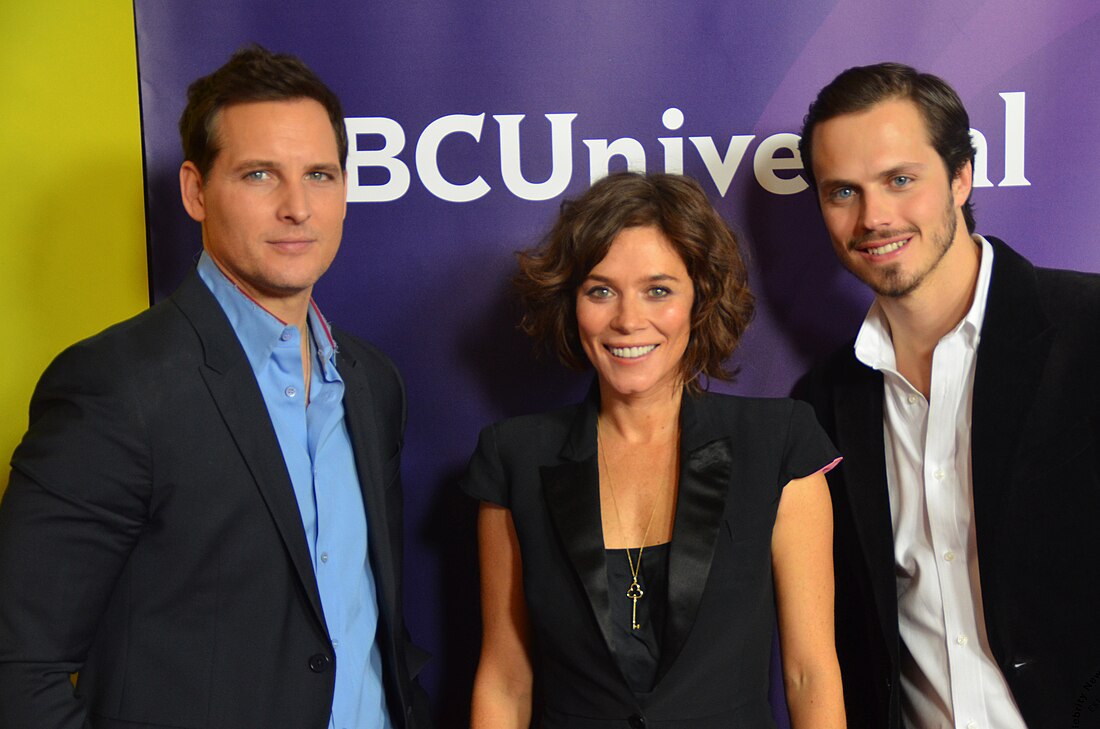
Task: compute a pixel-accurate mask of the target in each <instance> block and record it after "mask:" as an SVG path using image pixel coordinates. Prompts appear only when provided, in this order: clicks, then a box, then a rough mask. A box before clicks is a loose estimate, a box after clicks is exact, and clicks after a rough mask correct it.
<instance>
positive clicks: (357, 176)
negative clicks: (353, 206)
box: [344, 91, 1031, 203]
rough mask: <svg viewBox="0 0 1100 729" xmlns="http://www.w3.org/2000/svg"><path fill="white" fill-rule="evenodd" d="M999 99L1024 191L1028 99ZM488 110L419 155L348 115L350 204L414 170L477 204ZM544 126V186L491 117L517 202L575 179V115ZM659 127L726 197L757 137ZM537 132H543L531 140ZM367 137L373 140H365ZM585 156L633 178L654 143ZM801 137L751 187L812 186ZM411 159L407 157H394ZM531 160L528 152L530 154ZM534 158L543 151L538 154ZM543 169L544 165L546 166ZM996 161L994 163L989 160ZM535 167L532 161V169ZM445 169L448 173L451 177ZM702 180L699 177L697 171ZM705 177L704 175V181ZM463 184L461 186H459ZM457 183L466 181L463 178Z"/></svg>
mask: <svg viewBox="0 0 1100 729" xmlns="http://www.w3.org/2000/svg"><path fill="white" fill-rule="evenodd" d="M1000 97H1001V98H1002V99H1003V100H1004V105H1005V119H1004V132H1005V140H1004V178H1003V179H1002V180H1001V181H1000V182H999V183H997V186H999V187H1018V186H1029V185H1031V182H1030V181H1028V179H1027V176H1026V174H1025V170H1024V164H1025V160H1026V155H1025V145H1026V141H1027V139H1026V126H1025V120H1026V109H1027V107H1026V104H1027V99H1026V94H1025V92H1022V91H1013V92H1003V93H1001V94H1000ZM486 116H487V114H485V113H481V114H448V115H446V116H442V117H439V118H438V119H435V120H433V121H431V122H429V123H428V125H427V126H426V127H424V129H423V130H422V131H421V132H420V135H419V137H418V138H417V141H416V149H415V151H412V150H410V151H409V152H408V153H405V146H406V134H405V130H404V129H403V128H402V126H401V124H400V123H398V122H397V121H395V120H393V119H388V118H386V117H348V118H347V119H345V120H344V123H345V125H346V127H347V132H348V141H349V144H348V147H349V149H348V159H347V177H348V202H390V201H393V200H397V199H399V198H401V197H403V196H404V195H405V194H406V193H407V192H408V190H409V187H410V184H411V181H412V173H411V171H410V168H411V167H415V170H416V173H417V176H418V178H419V179H420V182H421V183H422V184H423V186H424V189H425V190H426V191H427V192H429V193H430V194H431V195H433V196H435V197H436V198H439V199H440V200H446V201H448V202H456V203H467V202H473V201H476V200H479V199H481V198H483V197H485V196H486V195H488V194H489V192H491V191H492V190H493V188H492V187H490V185H489V183H488V182H487V180H486V178H485V177H484V176H483V174H484V172H485V170H484V168H482V169H466V168H464V167H462V166H458V165H459V164H460V163H461V162H465V161H466V160H480V159H484V156H485V155H484V153H486V152H490V153H491V151H492V150H488V149H485V148H482V147H477V146H476V145H480V143H481V136H482V133H483V132H484V128H485V117H486ZM544 116H545V118H546V120H547V121H548V122H549V123H550V150H549V152H550V155H549V158H550V162H549V167H550V169H549V171H548V172H547V174H546V176H545V178H544V179H543V180H542V181H541V182H531V181H529V180H528V179H527V178H526V177H525V176H524V174H523V164H522V160H523V154H522V145H521V139H520V124H521V122H522V121H523V120H524V119H525V118H526V115H525V114H496V115H493V119H495V120H496V122H497V125H498V126H499V130H500V149H499V152H500V160H499V163H500V171H501V178H502V180H503V182H504V186H505V187H506V188H507V190H508V191H509V192H510V193H511V194H512V195H515V196H516V197H518V198H520V199H522V200H531V201H540V200H550V199H552V198H555V197H558V196H559V195H561V194H562V193H564V192H565V190H566V188H568V187H569V184H570V183H571V182H572V179H573V166H574V159H573V153H574V149H573V123H574V121H575V120H576V119H577V117H578V115H577V114H576V113H571V112H570V113H556V114H545V115H544ZM661 124H662V125H663V127H664V128H665V129H667V130H668V131H670V132H673V133H674V135H675V136H659V137H657V139H656V142H657V143H658V144H660V146H661V149H662V151H663V162H664V164H663V171H664V172H667V173H673V174H683V172H684V169H685V159H684V154H685V153H684V146H685V145H684V140H685V139H687V140H688V141H690V142H691V144H692V145H694V147H695V150H696V152H697V153H698V161H696V160H695V159H694V158H693V159H692V160H690V162H691V163H692V164H694V165H696V166H697V165H698V162H700V161H701V162H702V164H703V166H704V167H705V168H706V172H707V174H709V176H710V179H711V181H712V182H713V183H714V186H715V188H716V190H717V191H718V194H719V195H721V196H723V197H724V196H725V195H726V194H727V193H728V192H729V188H730V186H731V185H732V183H733V179H734V177H735V176H736V173H737V170H738V169H740V166H741V163H742V161H743V160H744V158H745V155H746V154H747V153H748V149H749V147H750V146H751V145H752V143H753V142H754V140H755V139H756V136H755V135H752V134H734V135H732V136H730V138H729V144H728V145H727V146H726V149H725V152H724V153H723V152H719V149H718V145H717V144H716V142H715V137H712V136H686V135H684V136H681V135H680V134H678V133H679V132H680V130H681V129H682V128H683V127H684V124H685V117H684V112H683V111H681V110H680V109H679V108H677V107H675V106H670V107H668V108H666V109H665V110H664V112H663V113H662V114H661ZM456 134H463V135H467V136H469V137H470V138H472V139H473V142H474V145H475V149H476V150H477V151H478V155H462V156H459V155H456V156H455V157H454V159H455V160H457V161H454V162H450V164H442V165H441V162H444V163H447V162H449V161H450V160H448V157H447V150H448V149H449V148H451V147H452V145H455V144H462V142H448V137H451V136H452V135H456ZM536 136H539V135H537V134H536ZM367 137H377V138H378V139H377V141H376V140H368V139H366V138H367ZM970 138H971V143H972V144H973V146H974V177H973V179H974V187H975V188H981V187H993V182H991V181H990V179H989V167H990V163H991V160H990V156H989V144H988V141H987V140H986V137H985V135H984V134H982V132H980V131H979V130H977V129H971V130H970ZM581 141H582V142H583V144H584V147H585V148H587V151H588V172H589V180H590V182H596V181H597V180H599V179H600V178H602V177H604V176H605V175H607V174H608V171H609V170H610V168H611V166H612V162H613V161H615V158H617V157H618V158H621V159H622V160H623V161H625V164H626V168H627V169H628V170H631V171H633V172H639V173H645V172H646V171H647V155H648V154H651V153H653V147H654V146H655V145H654V144H653V140H652V139H649V140H646V139H641V140H639V139H635V138H632V137H620V138H618V139H614V140H608V139H582V140H581ZM798 141H799V139H798V136H797V135H796V134H791V133H788V132H780V133H778V134H772V135H771V136H768V137H764V138H763V139H761V140H760V142H759V143H758V144H757V146H756V149H755V150H754V152H753V155H752V168H753V174H754V176H755V178H756V182H757V184H759V185H760V187H761V188H762V189H764V190H765V191H767V192H769V193H772V194H773V195H794V194H797V193H800V192H802V191H803V190H805V189H806V188H807V187H808V184H807V181H806V176H805V174H804V165H803V161H802V156H801V154H800V153H799V151H798ZM399 155H401V156H402V157H406V159H407V158H408V157H412V158H413V161H408V162H407V161H405V160H403V159H399V158H398V156H399ZM528 156H530V151H528ZM536 157H538V158H539V160H540V161H541V160H544V159H545V158H546V155H545V154H541V155H536ZM542 164H545V163H544V162H543V163H542ZM994 164H996V163H995V162H994ZM533 166H534V165H532V164H531V160H530V159H529V160H528V171H529V172H530V169H531V168H532V167H533ZM443 169H446V170H447V171H448V177H450V178H454V179H448V177H444V174H443ZM696 174H698V173H696ZM704 177H705V175H704ZM456 180H459V181H456ZM461 180H468V181H467V182H463V181H461Z"/></svg>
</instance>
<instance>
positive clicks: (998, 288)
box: [970, 239, 1051, 594]
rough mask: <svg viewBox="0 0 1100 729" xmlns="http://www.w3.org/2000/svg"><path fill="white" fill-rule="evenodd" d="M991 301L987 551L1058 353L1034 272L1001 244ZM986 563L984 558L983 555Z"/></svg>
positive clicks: (977, 387)
mask: <svg viewBox="0 0 1100 729" xmlns="http://www.w3.org/2000/svg"><path fill="white" fill-rule="evenodd" d="M988 240H989V242H990V244H991V245H992V246H993V250H994V253H993V273H992V277H991V279H990V284H989V295H988V298H987V299H986V309H985V319H984V321H983V323H982V332H981V341H980V343H979V345H978V361H977V365H976V369H975V373H974V400H973V406H972V410H971V443H970V453H971V468H972V470H973V473H972V478H973V483H974V515H975V518H974V521H975V524H974V526H975V529H976V531H977V538H978V546H979V550H981V549H982V548H983V547H985V548H988V546H989V545H990V544H991V543H992V542H993V535H994V533H995V531H996V529H997V526H998V524H999V523H1000V511H1001V507H1002V505H1003V504H1004V501H1005V500H1004V498H1003V495H1004V487H1005V484H1006V483H1007V482H1008V481H1009V480H1010V474H1011V472H1012V469H1013V467H1014V462H1013V461H1014V458H1013V456H1014V454H1016V453H1017V452H1019V450H1020V441H1021V437H1022V434H1023V431H1024V428H1025V423H1026V421H1027V414H1028V412H1029V411H1030V410H1031V408H1032V404H1033V402H1034V400H1035V393H1036V390H1037V388H1038V386H1039V382H1040V380H1041V376H1042V371H1043V367H1044V366H1045V364H1046V361H1047V356H1048V354H1049V352H1050V344H1051V338H1050V323H1049V321H1048V320H1047V319H1046V317H1045V316H1044V315H1043V313H1042V311H1043V310H1042V307H1041V306H1040V301H1039V293H1038V284H1037V281H1036V276H1035V269H1034V267H1033V266H1032V265H1031V264H1030V263H1028V262H1027V261H1026V260H1024V259H1023V258H1022V257H1020V256H1019V255H1018V254H1017V253H1015V252H1014V251H1013V250H1012V249H1010V248H1009V247H1008V246H1006V245H1005V244H1004V243H1002V242H1001V241H999V240H996V239H988ZM979 558H981V551H979ZM981 565H982V583H983V592H985V594H990V592H989V591H988V590H986V589H985V587H984V586H985V585H989V584H991V583H992V581H994V580H996V579H997V575H996V574H995V565H996V563H995V561H992V560H988V559H987V560H982V562H981Z"/></svg>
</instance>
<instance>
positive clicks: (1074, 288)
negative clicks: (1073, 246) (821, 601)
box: [796, 238, 1100, 729]
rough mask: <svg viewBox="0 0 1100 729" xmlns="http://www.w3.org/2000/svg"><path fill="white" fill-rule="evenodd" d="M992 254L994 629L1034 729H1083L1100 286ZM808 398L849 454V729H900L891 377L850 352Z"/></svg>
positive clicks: (985, 443) (977, 466) (988, 590)
mask: <svg viewBox="0 0 1100 729" xmlns="http://www.w3.org/2000/svg"><path fill="white" fill-rule="evenodd" d="M989 241H990V243H991V244H992V246H993V274H992V279H991V282H990V287H989V297H988V300H987V303H986V311H985V321H984V323H983V325H982V331H981V339H980V343H979V345H978V354H977V365H976V371H975V380H974V396H973V411H972V432H971V463H972V474H973V482H974V520H975V529H976V533H977V540H978V564H979V568H980V571H981V589H982V601H983V604H984V614H985V624H986V631H987V632H988V635H989V643H990V648H991V649H992V651H993V656H994V657H995V658H996V661H997V664H998V665H999V666H1000V669H1001V672H1002V673H1003V674H1004V676H1005V678H1006V679H1007V681H1008V685H1009V687H1010V688H1011V690H1012V695H1013V697H1014V698H1015V700H1016V703H1017V705H1018V706H1019V708H1020V711H1021V713H1022V714H1023V717H1024V720H1025V721H1026V722H1027V724H1028V726H1033V727H1048V726H1049V727H1054V726H1071V725H1073V724H1072V722H1073V720H1074V712H1075V711H1076V710H1077V709H1078V708H1079V707H1078V706H1077V704H1078V700H1079V697H1080V696H1082V695H1088V694H1089V690H1090V689H1089V685H1090V682H1091V685H1092V686H1095V685H1096V682H1097V680H1098V678H1100V675H1098V672H1100V629H1098V627H1097V618H1096V616H1097V614H1100V567H1098V565H1100V540H1098V538H1097V536H1096V534H1097V525H1098V521H1100V399H1098V388H1097V383H1098V378H1097V363H1098V362H1100V277H1098V276H1096V275H1093V274H1085V273H1076V272H1071V271H1054V270H1048V269H1042V268H1035V267H1033V266H1032V265H1031V264H1030V263H1028V262H1027V261H1026V260H1024V259H1023V258H1022V257H1020V256H1019V255H1018V254H1017V253H1015V252H1014V251H1013V250H1012V249H1010V248H1009V247H1008V246H1006V245H1005V244H1004V243H1002V242H1001V241H999V240H996V239H993V238H990V239H989ZM796 393H797V395H798V396H799V397H803V398H805V399H807V400H809V401H810V402H811V403H812V404H813V405H814V407H815V409H816V411H817V414H818V417H819V419H820V420H821V423H822V425H824V426H825V429H826V431H827V432H828V433H829V435H830V436H831V437H832V438H833V440H834V442H835V443H836V444H837V446H838V447H839V448H840V449H841V451H842V452H843V453H844V456H845V458H844V464H843V466H842V467H841V468H838V469H836V470H835V471H833V472H832V473H831V474H830V475H829V483H830V487H831V490H832V496H833V514H834V523H835V535H836V536H835V549H836V555H835V564H836V579H837V593H836V598H837V612H836V619H837V652H838V655H839V657H840V663H841V670H842V672H843V676H844V688H845V694H846V704H847V710H848V723H849V726H852V727H873V728H874V729H881V728H882V727H900V726H901V723H900V717H899V709H900V686H899V678H898V676H899V638H898V606H897V588H896V581H895V578H894V549H893V529H892V527H891V517H890V505H889V495H888V492H887V486H886V465H885V450H884V448H885V446H884V442H883V430H882V429H883V420H882V418H883V410H882V398H883V381H882V376H881V375H880V374H879V373H877V372H875V371H874V370H872V369H870V368H868V367H865V366H864V365H862V364H861V363H859V362H858V361H857V360H856V359H855V356H854V354H853V352H852V346H851V345H849V346H847V347H845V348H843V349H842V350H840V351H838V352H837V353H836V354H835V355H833V357H832V358H831V359H830V360H829V361H828V362H826V363H825V364H824V365H823V366H821V367H819V368H817V369H815V370H813V371H812V372H811V373H809V374H808V375H807V377H806V378H805V379H804V381H803V382H802V383H801V384H800V386H799V387H798V388H797V389H796ZM1091 691H1092V694H1091V696H1092V699H1090V700H1089V703H1091V701H1092V700H1095V698H1096V696H1097V694H1096V691H1097V689H1096V688H1092V689H1091ZM1080 726H1089V724H1080Z"/></svg>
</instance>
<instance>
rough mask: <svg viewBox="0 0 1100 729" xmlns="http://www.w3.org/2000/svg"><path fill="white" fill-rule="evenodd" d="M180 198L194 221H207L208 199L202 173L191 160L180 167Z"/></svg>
mask: <svg viewBox="0 0 1100 729" xmlns="http://www.w3.org/2000/svg"><path fill="white" fill-rule="evenodd" d="M180 197H181V198H183V207H184V209H185V210H187V214H188V215H190V216H191V217H192V218H193V219H194V220H197V221H198V222H200V223H201V222H202V221H204V220H206V197H205V196H204V195H203V189H202V173H201V172H199V168H198V167H196V166H195V163H194V162H192V161H191V160H187V161H185V162H184V163H183V164H182V165H180Z"/></svg>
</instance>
